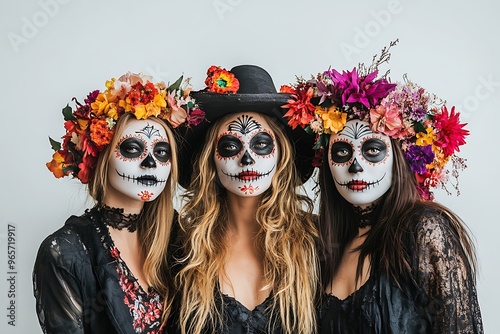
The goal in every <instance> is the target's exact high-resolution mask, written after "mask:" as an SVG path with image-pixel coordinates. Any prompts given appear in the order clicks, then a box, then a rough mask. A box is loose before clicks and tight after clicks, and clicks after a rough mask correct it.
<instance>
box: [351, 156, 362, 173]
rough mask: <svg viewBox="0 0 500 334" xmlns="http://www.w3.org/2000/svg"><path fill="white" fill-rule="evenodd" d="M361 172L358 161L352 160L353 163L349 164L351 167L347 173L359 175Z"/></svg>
mask: <svg viewBox="0 0 500 334" xmlns="http://www.w3.org/2000/svg"><path fill="white" fill-rule="evenodd" d="M362 171H363V167H361V165H360V164H359V163H358V160H357V159H356V158H354V161H353V162H352V164H351V167H349V173H360V172H362Z"/></svg>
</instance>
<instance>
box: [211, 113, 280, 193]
mask: <svg viewBox="0 0 500 334" xmlns="http://www.w3.org/2000/svg"><path fill="white" fill-rule="evenodd" d="M214 159H215V167H216V168H217V175H218V176H219V179H220V181H221V183H222V185H223V186H224V188H226V189H227V190H228V191H230V192H232V193H233V194H235V195H238V196H248V197H251V196H257V195H260V194H262V193H263V192H264V191H266V190H267V189H268V188H269V187H270V186H271V180H272V177H273V175H274V173H275V172H276V164H277V162H278V147H277V145H276V139H275V136H274V132H273V131H272V130H271V128H270V126H269V124H268V123H267V121H266V120H265V119H264V118H263V117H262V116H261V115H260V114H258V113H256V112H244V113H238V114H234V116H233V117H231V118H229V119H228V120H227V121H226V122H224V123H222V124H221V125H220V127H219V132H218V135H217V143H216V149H215V156H214Z"/></svg>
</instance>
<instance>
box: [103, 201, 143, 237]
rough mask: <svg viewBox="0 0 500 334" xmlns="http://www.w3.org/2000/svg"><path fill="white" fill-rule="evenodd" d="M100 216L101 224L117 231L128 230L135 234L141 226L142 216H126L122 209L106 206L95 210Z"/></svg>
mask: <svg viewBox="0 0 500 334" xmlns="http://www.w3.org/2000/svg"><path fill="white" fill-rule="evenodd" d="M94 210H95V212H96V213H97V214H98V215H99V216H100V219H101V222H103V223H104V224H105V225H107V226H111V227H112V228H115V229H117V230H122V229H124V228H126V229H127V230H128V231H129V232H134V231H135V230H137V227H138V226H139V224H140V214H135V213H129V214H124V213H123V209H121V208H112V207H109V206H107V205H105V204H101V205H98V206H96V207H95V208H94Z"/></svg>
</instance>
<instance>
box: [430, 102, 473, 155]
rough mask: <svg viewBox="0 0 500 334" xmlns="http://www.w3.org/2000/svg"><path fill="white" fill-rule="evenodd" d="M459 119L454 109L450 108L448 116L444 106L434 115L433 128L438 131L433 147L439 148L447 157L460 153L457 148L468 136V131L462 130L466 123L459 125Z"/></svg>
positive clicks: (458, 114)
mask: <svg viewBox="0 0 500 334" xmlns="http://www.w3.org/2000/svg"><path fill="white" fill-rule="evenodd" d="M459 118H460V113H455V107H452V108H451V112H450V113H449V114H448V109H447V108H446V106H445V107H443V108H442V109H441V111H440V112H438V113H436V115H434V122H435V124H434V127H435V128H436V129H437V130H438V131H436V132H437V140H436V141H435V142H434V145H436V146H439V147H441V148H442V149H443V152H444V154H445V155H447V156H450V155H452V154H453V153H454V152H455V151H457V152H460V148H459V146H460V145H463V144H465V136H468V135H469V130H465V129H464V128H463V127H464V126H466V125H467V123H462V124H461V123H459V122H460V119H459Z"/></svg>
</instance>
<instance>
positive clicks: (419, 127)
mask: <svg viewBox="0 0 500 334" xmlns="http://www.w3.org/2000/svg"><path fill="white" fill-rule="evenodd" d="M413 128H414V129H415V133H419V132H423V133H425V132H426V131H425V127H424V125H423V124H422V123H421V122H415V123H413Z"/></svg>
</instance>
